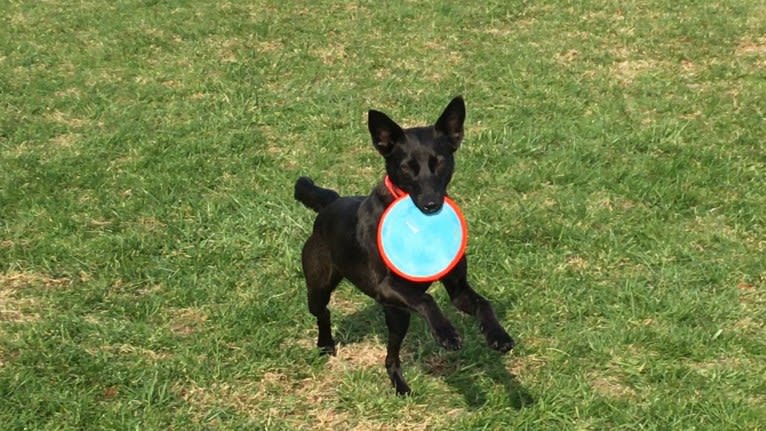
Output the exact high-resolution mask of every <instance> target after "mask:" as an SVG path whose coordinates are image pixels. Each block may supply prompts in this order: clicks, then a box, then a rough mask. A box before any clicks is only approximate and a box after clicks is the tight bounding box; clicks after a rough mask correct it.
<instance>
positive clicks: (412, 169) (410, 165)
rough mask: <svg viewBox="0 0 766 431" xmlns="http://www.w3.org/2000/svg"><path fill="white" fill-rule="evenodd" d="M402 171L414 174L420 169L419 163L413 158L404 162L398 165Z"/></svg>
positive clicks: (410, 174)
mask: <svg viewBox="0 0 766 431" xmlns="http://www.w3.org/2000/svg"><path fill="white" fill-rule="evenodd" d="M400 168H401V170H402V173H404V174H406V175H409V176H416V175H417V174H418V172H419V171H420V165H419V164H418V162H416V161H415V160H410V161H408V162H404V163H402V164H401V166H400Z"/></svg>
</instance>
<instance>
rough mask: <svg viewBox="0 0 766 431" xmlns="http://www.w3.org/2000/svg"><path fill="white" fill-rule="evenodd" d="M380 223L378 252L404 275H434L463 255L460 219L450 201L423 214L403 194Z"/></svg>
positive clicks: (420, 276)
mask: <svg viewBox="0 0 766 431" xmlns="http://www.w3.org/2000/svg"><path fill="white" fill-rule="evenodd" d="M380 223H381V225H380V227H379V229H380V232H379V234H380V235H379V239H380V247H381V249H382V250H381V251H382V253H383V254H384V255H385V257H386V258H387V260H388V263H390V265H393V266H394V268H391V269H392V270H395V271H396V272H399V273H400V274H402V275H404V276H407V277H412V278H418V279H428V278H431V277H435V276H437V275H439V274H441V273H442V272H444V271H445V270H446V269H448V268H449V267H450V266H451V265H454V264H455V263H456V261H457V259H459V258H460V257H462V254H463V245H464V238H463V235H464V230H463V225H462V219H461V217H460V216H459V215H458V213H457V211H456V210H455V208H453V206H452V204H451V203H450V202H449V201H445V202H444V205H443V206H442V208H441V209H440V210H439V211H437V212H435V213H432V214H424V213H423V212H421V211H420V210H419V209H418V208H417V206H415V203H414V202H413V201H412V199H411V198H410V197H409V196H406V197H403V198H400V199H398V200H397V201H395V202H394V203H393V204H392V206H391V207H390V208H389V209H388V212H387V213H386V214H385V216H384V217H383V219H382V220H381V221H380Z"/></svg>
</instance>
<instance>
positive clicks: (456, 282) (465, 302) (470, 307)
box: [441, 257, 514, 353]
mask: <svg viewBox="0 0 766 431" xmlns="http://www.w3.org/2000/svg"><path fill="white" fill-rule="evenodd" d="M441 281H442V283H443V284H444V287H445V288H446V289H447V293H448V294H449V297H450V299H451V300H452V303H453V304H454V305H455V307H457V309H458V310H460V311H462V312H464V313H467V314H470V315H471V316H474V317H476V320H478V321H479V328H480V329H481V332H482V333H483V334H484V337H485V338H486V339H487V344H488V345H489V347H491V348H492V349H494V350H497V351H499V352H501V353H505V352H507V351H509V350H511V349H512V348H513V345H514V341H513V339H512V338H511V336H510V335H508V333H507V332H505V329H503V327H502V326H501V325H500V322H498V320H497V316H496V315H495V310H494V309H493V308H492V304H490V303H489V301H487V299H486V298H484V297H483V296H481V295H479V294H478V293H476V291H475V290H473V288H472V287H471V286H470V285H469V284H468V263H467V261H466V258H465V257H463V259H462V260H461V261H460V262H459V263H458V264H457V266H455V268H454V269H453V270H452V271H451V272H450V273H449V274H448V275H447V276H446V277H445V278H443V279H442V280H441Z"/></svg>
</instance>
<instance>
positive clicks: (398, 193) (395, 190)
mask: <svg viewBox="0 0 766 431" xmlns="http://www.w3.org/2000/svg"><path fill="white" fill-rule="evenodd" d="M383 184H384V185H385V186H386V189H387V190H388V192H389V193H391V196H393V197H394V199H398V198H400V197H402V196H404V195H406V194H407V192H405V191H404V190H402V189H400V188H399V187H398V186H397V185H396V184H394V183H393V181H391V177H389V176H388V175H386V177H385V178H383Z"/></svg>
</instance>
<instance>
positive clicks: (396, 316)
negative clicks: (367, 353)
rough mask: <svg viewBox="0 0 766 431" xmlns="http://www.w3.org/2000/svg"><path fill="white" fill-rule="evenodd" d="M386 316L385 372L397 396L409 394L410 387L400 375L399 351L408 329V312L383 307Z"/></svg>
mask: <svg viewBox="0 0 766 431" xmlns="http://www.w3.org/2000/svg"><path fill="white" fill-rule="evenodd" d="M383 311H384V312H385V314H386V326H388V345H387V346H386V371H388V377H389V378H390V379H391V383H393V385H394V388H396V394H397V395H407V394H409V393H410V387H409V386H408V385H407V382H405V381H404V376H403V375H402V366H401V360H400V359H399V351H400V350H401V347H402V341H403V340H404V337H405V335H407V329H409V327H410V312H409V311H407V310H402V309H399V308H394V307H384V308H383Z"/></svg>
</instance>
